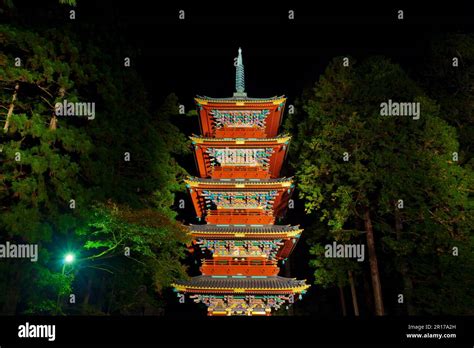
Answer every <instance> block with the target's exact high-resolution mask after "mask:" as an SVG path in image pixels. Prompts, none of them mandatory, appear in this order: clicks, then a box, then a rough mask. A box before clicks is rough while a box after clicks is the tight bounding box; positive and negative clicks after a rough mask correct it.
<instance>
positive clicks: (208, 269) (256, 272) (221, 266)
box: [201, 260, 279, 276]
mask: <svg viewBox="0 0 474 348" xmlns="http://www.w3.org/2000/svg"><path fill="white" fill-rule="evenodd" d="M201 272H202V274H204V275H214V276H235V275H237V276H239V275H240V276H276V275H277V274H278V272H279V268H278V265H277V263H276V262H275V261H269V260H246V261H233V260H206V261H204V262H203V264H202V266H201Z"/></svg>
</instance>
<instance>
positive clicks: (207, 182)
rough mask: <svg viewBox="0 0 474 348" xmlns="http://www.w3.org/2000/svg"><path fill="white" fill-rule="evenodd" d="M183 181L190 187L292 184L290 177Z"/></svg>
mask: <svg viewBox="0 0 474 348" xmlns="http://www.w3.org/2000/svg"><path fill="white" fill-rule="evenodd" d="M184 182H185V183H186V185H188V186H189V187H190V188H216V187H218V186H225V187H227V188H232V189H233V188H255V187H259V188H268V189H271V188H291V187H292V185H293V179H292V178H285V179H284V180H278V181H270V180H261V181H250V180H247V181H225V180H217V179H210V180H205V179H199V178H189V179H185V180H184Z"/></svg>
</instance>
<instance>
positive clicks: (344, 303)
mask: <svg viewBox="0 0 474 348" xmlns="http://www.w3.org/2000/svg"><path fill="white" fill-rule="evenodd" d="M339 299H340V300H341V308H342V316H343V317H345V316H347V308H346V299H345V298H344V289H343V288H342V286H341V285H339Z"/></svg>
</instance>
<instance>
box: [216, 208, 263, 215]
mask: <svg viewBox="0 0 474 348" xmlns="http://www.w3.org/2000/svg"><path fill="white" fill-rule="evenodd" d="M208 215H227V216H232V215H251V216H258V215H272V211H271V210H269V211H265V210H263V209H219V210H209V213H208Z"/></svg>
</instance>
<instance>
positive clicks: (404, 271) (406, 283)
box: [395, 206, 416, 315]
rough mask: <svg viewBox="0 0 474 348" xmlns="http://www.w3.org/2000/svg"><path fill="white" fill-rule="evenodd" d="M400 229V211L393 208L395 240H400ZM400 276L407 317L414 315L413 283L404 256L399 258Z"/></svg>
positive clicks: (401, 224) (401, 226) (401, 223)
mask: <svg viewBox="0 0 474 348" xmlns="http://www.w3.org/2000/svg"><path fill="white" fill-rule="evenodd" d="M402 229H403V222H402V217H401V215H400V210H399V209H398V207H397V206H395V233H396V236H397V240H400V239H401V238H402ZM398 271H399V272H400V274H401V276H402V280H403V288H404V292H405V293H404V296H403V297H404V299H405V303H406V309H407V314H408V315H415V314H416V313H415V308H414V307H413V304H412V298H413V282H412V280H411V278H410V276H409V275H408V265H407V262H406V259H405V256H402V257H400V264H399V270H398Z"/></svg>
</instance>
